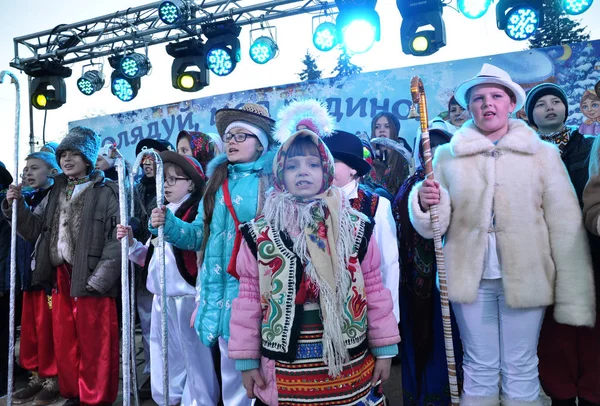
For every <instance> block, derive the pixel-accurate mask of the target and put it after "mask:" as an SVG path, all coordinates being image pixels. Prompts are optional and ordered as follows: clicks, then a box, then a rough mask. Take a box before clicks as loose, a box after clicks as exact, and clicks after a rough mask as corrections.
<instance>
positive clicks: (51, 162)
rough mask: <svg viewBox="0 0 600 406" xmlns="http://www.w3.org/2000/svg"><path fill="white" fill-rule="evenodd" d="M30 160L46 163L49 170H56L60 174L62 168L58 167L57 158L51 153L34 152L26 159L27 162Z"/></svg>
mask: <svg viewBox="0 0 600 406" xmlns="http://www.w3.org/2000/svg"><path fill="white" fill-rule="evenodd" d="M30 159H39V160H40V161H44V163H45V164H46V165H47V166H48V168H49V169H56V170H57V171H58V172H60V166H58V163H57V162H56V156H55V155H54V154H52V153H50V152H46V151H39V152H32V153H31V154H29V155H27V158H25V160H26V161H29V160H30Z"/></svg>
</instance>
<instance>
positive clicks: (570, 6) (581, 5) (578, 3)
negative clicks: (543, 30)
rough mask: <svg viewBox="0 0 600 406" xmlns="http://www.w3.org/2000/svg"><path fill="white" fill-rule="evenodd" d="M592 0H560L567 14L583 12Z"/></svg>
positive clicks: (590, 4)
mask: <svg viewBox="0 0 600 406" xmlns="http://www.w3.org/2000/svg"><path fill="white" fill-rule="evenodd" d="M593 2H594V0H562V8H563V10H564V11H565V13H567V14H569V15H573V16H576V15H579V14H583V13H585V12H586V11H588V9H589V8H590V7H591V6H592V3H593Z"/></svg>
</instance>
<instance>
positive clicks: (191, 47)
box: [166, 38, 209, 92]
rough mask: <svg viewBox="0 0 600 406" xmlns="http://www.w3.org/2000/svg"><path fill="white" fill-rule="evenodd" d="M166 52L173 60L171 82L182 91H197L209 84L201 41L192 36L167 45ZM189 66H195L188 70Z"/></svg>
mask: <svg viewBox="0 0 600 406" xmlns="http://www.w3.org/2000/svg"><path fill="white" fill-rule="evenodd" d="M166 48H167V53H168V54H169V55H171V56H172V57H173V58H175V60H174V61H173V65H172V66H171V84H172V85H173V87H174V88H175V89H179V90H182V91H184V92H197V91H198V90H201V89H203V88H204V87H206V86H208V85H209V75H208V70H207V69H206V67H205V61H204V45H203V44H202V41H201V40H199V39H196V38H192V39H190V40H187V41H182V42H174V43H171V44H168V45H167V47H166ZM189 68H197V70H190V69H189Z"/></svg>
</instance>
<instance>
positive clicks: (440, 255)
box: [410, 76, 459, 406]
mask: <svg viewBox="0 0 600 406" xmlns="http://www.w3.org/2000/svg"><path fill="white" fill-rule="evenodd" d="M410 93H411V96H412V100H413V107H411V112H412V113H413V114H414V112H415V109H414V105H418V106H419V121H420V124H421V142H422V143H423V156H424V158H425V171H426V176H427V180H425V182H423V186H422V188H421V191H420V193H419V196H420V197H421V202H420V203H421V207H422V208H423V209H424V210H427V209H429V213H430V215H431V225H432V228H433V243H434V247H435V260H436V264H437V271H438V277H439V281H440V299H441V303H442V322H443V326H444V342H445V345H446V360H447V363H448V378H449V381H450V382H449V383H450V396H451V399H452V405H453V406H454V405H458V404H459V400H458V384H457V381H456V361H455V359H454V346H453V343H452V326H451V324H450V306H449V303H448V285H447V282H446V266H445V262H444V252H443V251H442V233H441V228H440V221H439V216H438V208H437V204H438V203H439V200H440V198H439V193H440V191H439V185H438V184H436V183H435V182H434V179H433V165H432V163H431V162H432V156H431V147H430V142H429V128H428V122H429V118H428V117H427V98H426V97H425V88H424V87H423V81H422V80H421V79H420V78H419V77H418V76H414V77H413V78H412V79H411V81H410Z"/></svg>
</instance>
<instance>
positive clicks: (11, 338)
mask: <svg viewBox="0 0 600 406" xmlns="http://www.w3.org/2000/svg"><path fill="white" fill-rule="evenodd" d="M7 76H8V77H10V79H11V83H13V84H14V85H15V90H16V92H17V99H16V103H15V138H14V143H15V145H14V158H15V162H14V172H13V176H14V182H15V185H17V184H18V183H19V129H20V122H21V104H20V100H21V89H20V87H19V80H18V79H17V77H16V76H15V75H14V74H13V73H12V72H9V71H7V70H3V71H2V72H0V83H4V80H5V79H6V77H7ZM16 283H17V200H13V202H12V218H11V227H10V296H9V308H8V391H7V396H6V404H7V405H8V406H11V405H12V400H13V399H12V396H13V374H14V369H15V290H16Z"/></svg>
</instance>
